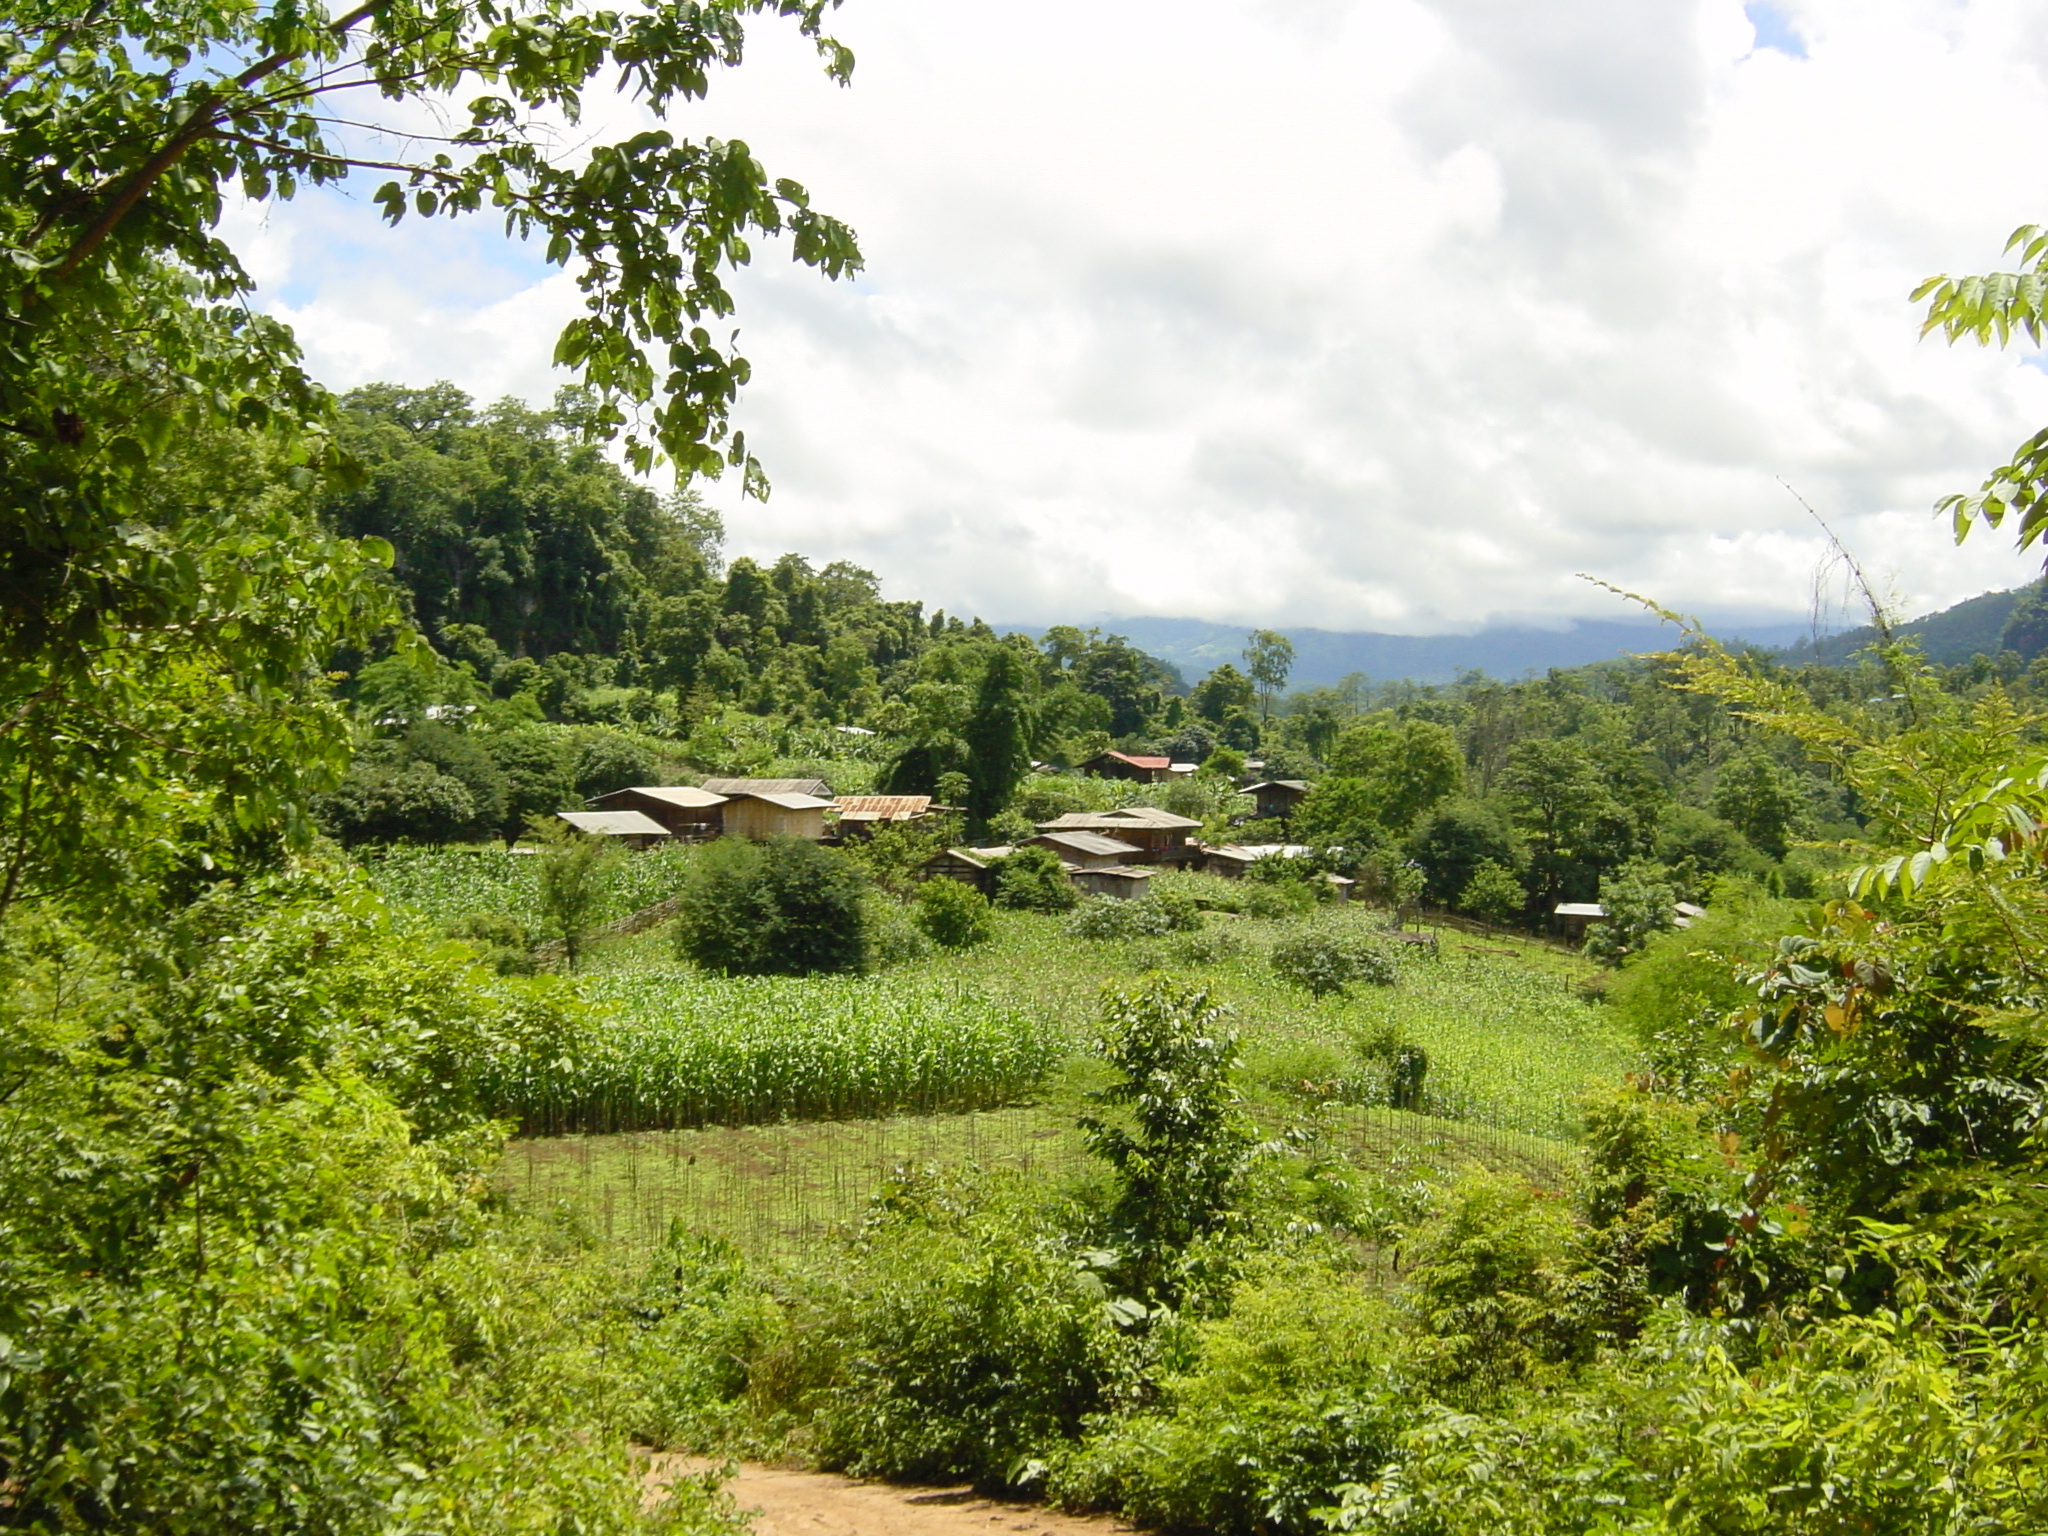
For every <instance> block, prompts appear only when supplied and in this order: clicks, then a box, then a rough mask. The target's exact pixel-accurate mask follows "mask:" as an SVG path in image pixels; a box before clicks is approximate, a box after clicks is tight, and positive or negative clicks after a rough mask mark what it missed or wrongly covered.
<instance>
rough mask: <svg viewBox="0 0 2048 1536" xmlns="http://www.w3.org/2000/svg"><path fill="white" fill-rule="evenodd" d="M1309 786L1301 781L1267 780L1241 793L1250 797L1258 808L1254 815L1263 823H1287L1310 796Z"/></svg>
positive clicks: (1252, 785) (1247, 786)
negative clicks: (1306, 797)
mask: <svg viewBox="0 0 2048 1536" xmlns="http://www.w3.org/2000/svg"><path fill="white" fill-rule="evenodd" d="M1308 791H1309V786H1308V785H1307V784H1306V783H1304V782H1303V781H1302V780H1300V779H1267V780H1266V781H1265V782H1263V783H1259V784H1247V785H1245V787H1244V788H1243V789H1242V790H1240V791H1239V793H1240V794H1246V795H1250V796H1251V797H1252V802H1253V804H1254V805H1255V806H1256V807H1257V809H1256V810H1254V811H1253V813H1252V814H1253V815H1255V816H1257V817H1258V818H1259V820H1261V821H1285V820H1287V818H1288V817H1290V816H1292V815H1293V814H1294V808H1295V807H1296V806H1297V805H1300V804H1301V802H1302V798H1303V797H1304V796H1305V795H1307V794H1308Z"/></svg>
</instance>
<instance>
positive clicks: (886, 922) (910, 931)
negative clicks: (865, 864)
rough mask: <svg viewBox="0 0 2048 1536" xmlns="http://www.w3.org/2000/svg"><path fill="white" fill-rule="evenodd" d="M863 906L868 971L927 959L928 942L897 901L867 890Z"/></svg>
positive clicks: (930, 949)
mask: <svg viewBox="0 0 2048 1536" xmlns="http://www.w3.org/2000/svg"><path fill="white" fill-rule="evenodd" d="M866 906H867V919H866V924H867V944H868V959H867V969H868V970H871V971H886V970H888V969H889V968H890V967H892V966H898V965H910V964H913V963H914V962H916V961H919V960H925V959H929V958H930V956H931V952H932V941H931V940H930V939H928V938H926V937H925V933H924V930H923V929H922V928H920V927H918V925H917V923H916V922H915V921H914V920H913V919H912V917H911V915H910V913H909V912H908V911H907V910H905V908H904V906H903V904H902V903H901V902H899V901H897V900H896V899H895V898H894V897H893V896H890V895H888V894H887V893H885V892H883V891H870V892H868V895H867V901H866Z"/></svg>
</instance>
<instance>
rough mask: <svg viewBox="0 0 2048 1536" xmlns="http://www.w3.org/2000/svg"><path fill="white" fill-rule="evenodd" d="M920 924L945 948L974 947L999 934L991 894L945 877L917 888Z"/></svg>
mask: <svg viewBox="0 0 2048 1536" xmlns="http://www.w3.org/2000/svg"><path fill="white" fill-rule="evenodd" d="M917 926H918V927H919V928H921V929H923V930H924V935H925V937H926V938H928V939H930V940H931V941H932V942H933V943H934V944H936V945H938V946H939V948H941V949H972V948H974V946H975V945H977V944H986V943H987V942H988V941H989V940H990V939H992V938H994V937H995V932H996V924H995V916H994V914H993V913H991V912H990V911H989V906H988V898H987V897H985V896H983V895H982V894H981V892H979V891H977V890H975V889H974V888H973V887H972V886H970V885H965V884H963V883H961V882H960V881H958V880H948V879H944V878H940V879H936V880H927V881H925V883H924V884H923V885H921V886H919V887H918V891H917Z"/></svg>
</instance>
